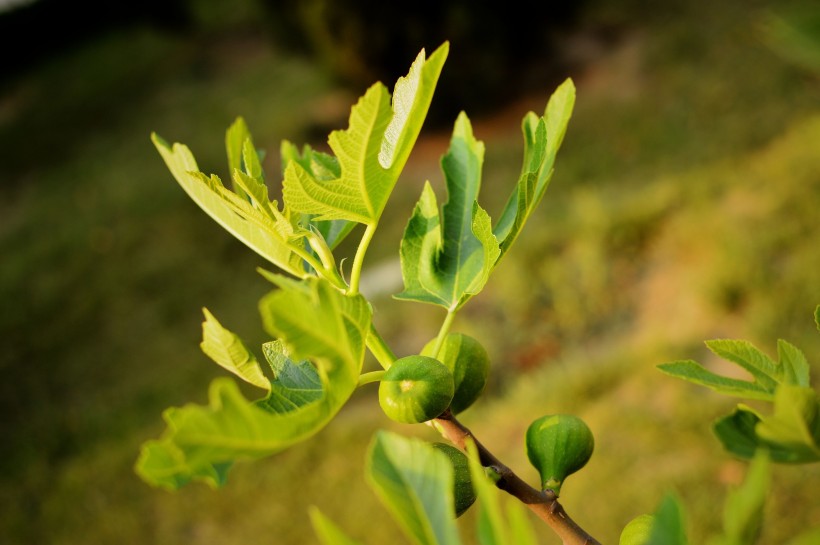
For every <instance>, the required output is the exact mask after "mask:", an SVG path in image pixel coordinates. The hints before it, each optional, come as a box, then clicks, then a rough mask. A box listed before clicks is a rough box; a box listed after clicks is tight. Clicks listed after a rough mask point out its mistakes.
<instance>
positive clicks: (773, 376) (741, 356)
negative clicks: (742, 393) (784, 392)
mask: <svg viewBox="0 0 820 545" xmlns="http://www.w3.org/2000/svg"><path fill="white" fill-rule="evenodd" d="M706 346H707V347H708V348H709V350H711V351H712V352H714V353H715V354H717V355H718V356H720V357H721V358H723V359H726V360H729V361H731V362H734V363H736V364H738V365H739V366H741V367H742V368H743V369H745V370H746V371H748V372H749V373H750V374H751V375H752V376H753V377H754V379H755V383H756V384H759V385H760V386H761V387H763V388H765V389H766V390H767V391H769V392H771V393H772V394H774V390H775V388H776V387H777V384H778V383H779V382H781V381H782V378H783V369H782V368H781V367H779V366H778V365H777V364H776V363H775V362H774V361H772V359H771V358H769V356H767V355H766V354H764V353H763V352H761V351H760V350H758V349H757V348H756V347H755V346H754V345H753V344H752V343H750V342H748V341H737V340H730V339H716V340H712V341H706Z"/></svg>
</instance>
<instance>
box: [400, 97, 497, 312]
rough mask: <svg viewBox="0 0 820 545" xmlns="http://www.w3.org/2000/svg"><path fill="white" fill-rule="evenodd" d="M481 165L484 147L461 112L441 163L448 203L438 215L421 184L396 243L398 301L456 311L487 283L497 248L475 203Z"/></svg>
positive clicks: (429, 190) (432, 196) (431, 195)
mask: <svg viewBox="0 0 820 545" xmlns="http://www.w3.org/2000/svg"><path fill="white" fill-rule="evenodd" d="M483 161H484V144H483V143H482V142H480V141H478V140H476V139H475V137H474V136H473V131H472V127H471V125H470V121H469V119H468V118H467V116H466V115H465V114H464V113H463V112H462V113H461V114H460V115H459V116H458V120H457V121H456V124H455V128H454V129H453V137H452V140H451V141H450V149H449V150H448V152H447V154H446V155H445V156H444V157H443V158H442V161H441V165H442V170H443V171H444V176H445V181H446V185H447V193H448V200H447V203H446V204H445V205H444V207H443V210H442V213H441V214H439V210H438V206H437V204H436V198H435V194H434V193H433V190H432V188H431V187H430V185H429V184H425V186H424V190H423V192H422V196H421V199H419V202H418V204H417V205H416V208H415V210H414V212H413V216H412V217H411V218H410V221H409V223H408V225H407V228H406V229H405V232H404V237H403V239H402V243H401V262H402V276H403V278H404V285H405V290H404V291H403V292H402V293H400V294H398V295H397V296H396V297H397V298H399V299H404V300H413V301H421V302H428V303H434V304H438V305H441V306H443V307H445V308H447V309H450V310H456V309H458V308H459V307H460V306H462V305H463V304H464V303H465V302H466V301H467V300H468V299H469V298H470V297H471V296H473V295H475V294H476V293H478V292H479V291H480V290H481V289H482V288H483V287H484V284H486V282H487V277H488V276H489V273H490V270H491V269H492V267H493V266H494V265H495V261H496V259H497V258H498V256H499V252H500V250H499V247H498V241H497V240H496V238H495V236H494V235H493V232H492V226H491V222H490V217H489V215H488V214H487V212H485V211H484V210H483V209H482V208H481V207H480V206H479V205H478V201H477V199H478V193H479V189H480V187H481V168H482V163H483Z"/></svg>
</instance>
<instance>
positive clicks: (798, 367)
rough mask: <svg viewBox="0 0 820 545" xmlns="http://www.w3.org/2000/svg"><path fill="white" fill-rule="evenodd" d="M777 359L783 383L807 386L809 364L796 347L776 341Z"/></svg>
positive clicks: (781, 340) (782, 341) (780, 340)
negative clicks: (781, 369)
mask: <svg viewBox="0 0 820 545" xmlns="http://www.w3.org/2000/svg"><path fill="white" fill-rule="evenodd" d="M777 357H778V359H779V364H780V366H781V367H782V368H783V382H784V383H786V384H792V385H795V386H804V387H808V386H809V362H808V361H806V356H804V355H803V352H801V351H800V349H799V348H797V347H796V346H794V345H792V344H790V343H788V342H786V341H784V340H783V339H778V341H777Z"/></svg>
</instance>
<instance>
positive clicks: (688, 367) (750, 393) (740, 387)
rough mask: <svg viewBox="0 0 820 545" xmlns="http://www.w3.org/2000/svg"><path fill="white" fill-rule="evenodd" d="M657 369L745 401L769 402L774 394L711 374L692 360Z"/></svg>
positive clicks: (754, 384) (755, 384)
mask: <svg viewBox="0 0 820 545" xmlns="http://www.w3.org/2000/svg"><path fill="white" fill-rule="evenodd" d="M658 369H660V370H661V371H663V372H664V373H666V374H667V375H671V376H673V377H677V378H681V379H683V380H687V381H689V382H692V383H694V384H699V385H701V386H706V387H707V388H711V389H713V390H715V391H716V392H719V393H722V394H726V395H731V396H737V397H743V398H746V399H762V400H765V401H771V400H773V399H774V394H773V393H772V392H770V391H768V390H767V389H766V388H764V387H763V386H761V385H760V384H757V383H756V382H749V381H746V380H738V379H733V378H728V377H724V376H721V375H717V374H715V373H712V372H711V371H709V370H707V369H706V368H704V367H703V366H702V365H700V364H699V363H697V362H695V361H692V360H684V361H674V362H670V363H663V364H661V365H659V366H658Z"/></svg>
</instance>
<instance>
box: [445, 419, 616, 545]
mask: <svg viewBox="0 0 820 545" xmlns="http://www.w3.org/2000/svg"><path fill="white" fill-rule="evenodd" d="M433 424H434V426H435V427H436V428H437V429H438V430H439V431H440V432H441V434H442V435H443V436H444V437H446V438H447V439H448V440H449V441H450V442H451V443H453V444H454V445H456V446H457V447H458V448H460V449H461V450H465V448H466V447H465V442H466V441H467V439H468V438H469V439H472V441H473V442H474V443H475V446H476V448H477V450H478V454H479V459H480V461H481V464H482V465H483V466H484V467H488V468H491V469H492V470H493V471H494V472H495V473H496V474H497V475H498V479H497V480H496V483H495V484H496V486H497V487H498V488H499V489H501V490H503V491H505V492H507V493H508V494H510V495H512V496H514V497H515V498H517V499H518V500H520V501H521V503H523V504H524V505H526V506H527V508H529V509H530V510H531V511H532V512H533V513H535V514H536V515H538V517H539V518H541V519H542V520H543V521H544V522H545V523H547V525H549V527H550V528H552V530H553V531H554V532H555V533H556V534H558V536H559V537H560V538H561V539H562V540H563V543H564V545H601V544H600V542H599V541H598V540H596V539H595V538H594V537H592V536H591V535H589V534H588V533H587V532H586V531H585V530H584V529H583V528H581V527H580V526H578V524H577V523H576V522H575V521H574V520H572V519H571V518H570V516H569V515H568V514H567V512H566V511H565V510H564V507H563V506H562V505H561V504H560V503H559V502H558V499H557V497H556V496H555V493H553V492H552V491H550V490H547V491H543V492H542V491H539V490H536V489H535V488H533V487H532V486H530V485H529V484H527V483H526V482H525V481H524V480H523V479H521V477H519V476H518V475H516V474H515V472H514V471H513V470H512V469H510V468H509V467H507V466H506V465H505V464H504V463H503V462H501V460H499V459H498V458H497V457H496V456H495V455H494V454H493V453H492V452H490V451H489V450H488V449H487V447H485V446H484V445H483V444H482V443H481V441H479V440H478V439H477V438H476V437H475V435H473V433H472V432H471V431H470V430H469V429H468V428H467V427H466V426H464V425H463V424H462V423H461V422H459V421H458V419H457V418H456V417H455V416H454V415H453V414H452V413H451V412H450V411H449V409H448V410H447V411H445V412H444V413H443V414H442V415H441V416H439V417H438V418H436V419H435V420H434V421H433Z"/></svg>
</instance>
